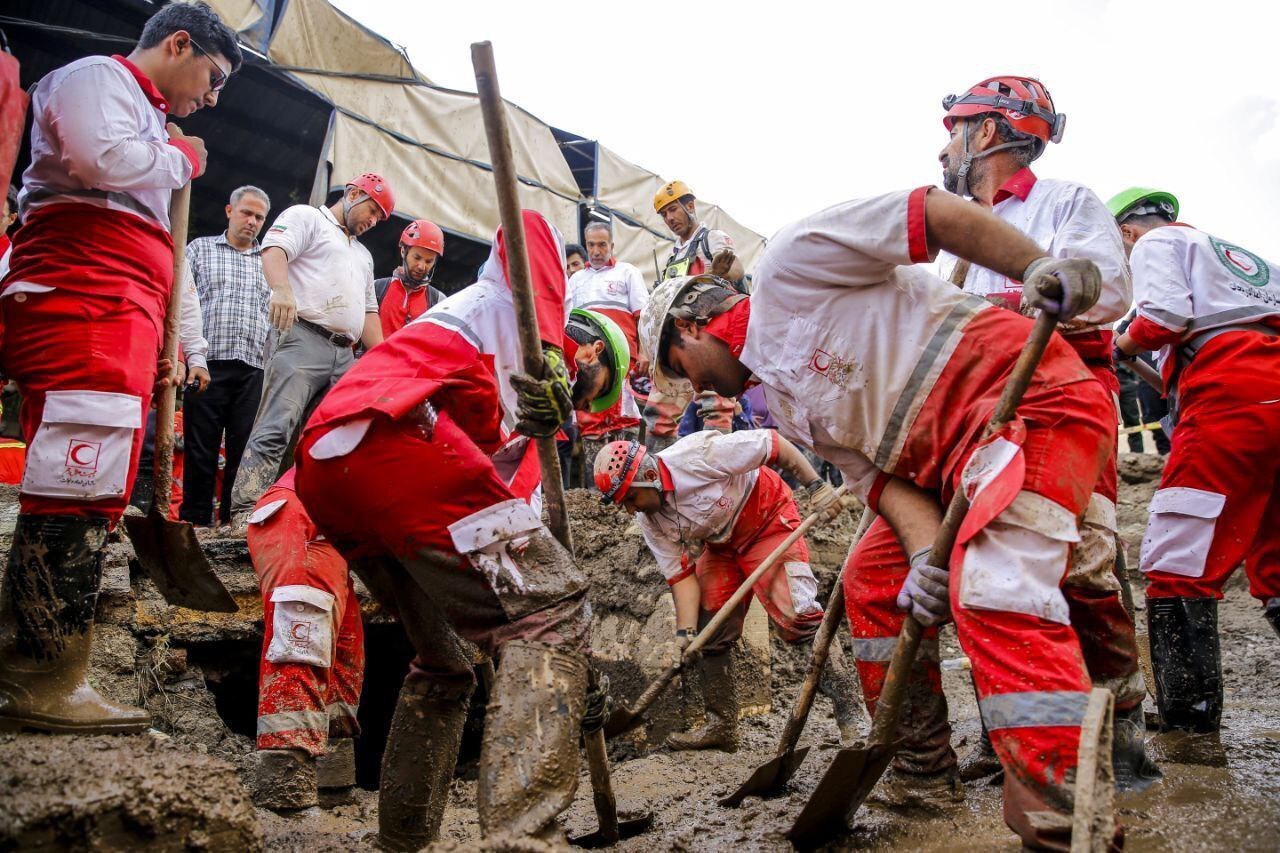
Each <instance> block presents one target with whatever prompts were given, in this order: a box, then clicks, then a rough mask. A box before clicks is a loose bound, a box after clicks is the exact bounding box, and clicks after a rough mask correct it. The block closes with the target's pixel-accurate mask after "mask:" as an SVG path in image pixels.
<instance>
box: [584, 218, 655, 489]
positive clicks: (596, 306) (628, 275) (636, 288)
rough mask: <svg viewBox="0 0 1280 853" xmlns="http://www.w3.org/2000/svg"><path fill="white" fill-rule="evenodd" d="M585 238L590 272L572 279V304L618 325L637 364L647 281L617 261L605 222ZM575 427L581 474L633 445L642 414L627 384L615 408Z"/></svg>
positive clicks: (591, 415) (590, 228)
mask: <svg viewBox="0 0 1280 853" xmlns="http://www.w3.org/2000/svg"><path fill="white" fill-rule="evenodd" d="M583 234H584V239H585V240H586V246H587V267H586V268H585V269H583V270H581V271H579V272H578V273H577V274H576V275H574V276H573V277H572V278H570V279H569V304H570V305H571V306H572V307H574V308H585V309H587V310H590V311H594V312H597V313H600V314H603V315H605V316H606V317H608V318H609V319H610V320H612V321H613V322H614V323H616V324H617V325H618V328H620V329H621V330H622V331H623V334H625V335H626V342H627V346H628V351H629V352H630V354H631V363H634V361H635V354H636V353H637V352H638V351H639V344H638V343H637V342H636V318H637V317H639V316H640V309H641V308H643V307H644V304H645V302H647V301H648V300H649V290H648V288H646V287H645V284H644V276H642V275H641V274H640V270H638V269H636V268H635V267H634V266H632V265H631V264H629V263H627V262H626V261H619V260H618V259H617V258H615V257H614V256H613V230H612V229H611V228H610V227H609V224H608V223H607V222H598V221H597V222H591V223H589V224H588V225H587V227H586V229H585V230H584V232H583ZM629 372H630V368H628V373H629ZM576 421H577V427H578V434H579V436H581V438H582V470H583V471H584V472H586V471H591V470H592V467H593V466H594V464H595V458H596V454H597V453H599V452H600V448H602V447H604V446H605V445H606V444H608V443H609V442H611V441H624V440H630V439H632V438H635V437H636V436H637V435H638V434H639V427H640V410H639V409H638V408H637V407H636V401H635V397H634V396H633V395H632V393H631V387H630V383H624V384H623V386H622V396H621V398H620V399H619V400H618V401H617V402H616V403H614V404H613V406H611V407H609V408H608V409H605V410H602V411H600V412H598V413H597V412H595V411H590V412H579V413H578V415H577V418H576ZM584 479H585V478H584Z"/></svg>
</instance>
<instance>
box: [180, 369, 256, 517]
mask: <svg viewBox="0 0 1280 853" xmlns="http://www.w3.org/2000/svg"><path fill="white" fill-rule="evenodd" d="M209 376H210V377H211V381H210V382H209V387H208V388H206V389H205V391H204V393H203V394H191V393H188V394H187V395H186V398H185V401H184V406H183V430H184V432H185V434H186V463H185V467H184V468H183V477H182V480H183V482H182V488H183V493H182V509H181V510H180V511H179V516H180V517H181V518H182V519H183V520H184V521H190V522H191V523H192V524H209V523H210V522H211V521H212V519H213V489H214V484H215V483H216V482H217V476H218V450H219V448H220V447H221V445H222V443H223V435H224V433H225V435H226V445H227V451H226V453H227V466H226V468H225V469H224V470H223V472H222V493H221V494H220V495H219V496H218V500H219V505H218V519H219V520H220V521H223V522H227V521H230V520H231V487H232V486H233V485H234V484H235V481H236V471H237V469H239V467H240V457H241V456H243V455H244V446H245V443H246V442H247V441H248V440H249V433H250V431H251V430H252V429H253V417H254V415H255V414H257V412H258V401H259V400H260V399H261V397H262V368H260V367H250V366H249V365H248V364H245V363H244V362H243V361H237V360H221V359H215V360H213V361H210V362H209Z"/></svg>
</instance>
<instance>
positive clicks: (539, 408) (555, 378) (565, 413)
mask: <svg viewBox="0 0 1280 853" xmlns="http://www.w3.org/2000/svg"><path fill="white" fill-rule="evenodd" d="M542 376H543V378H541V379H535V378H533V377H532V376H530V375H529V374H527V373H515V374H512V376H511V387H512V388H514V389H515V391H516V432H518V433H520V434H521V435H527V436H530V437H532V438H550V437H551V436H553V435H555V434H556V430H558V429H560V425H561V424H563V423H564V422H566V421H568V420H569V418H570V417H572V415H573V393H572V392H571V391H570V390H569V371H568V370H566V369H565V366H564V353H562V352H561V351H560V350H559V348H557V347H551V346H544V347H543V348H542Z"/></svg>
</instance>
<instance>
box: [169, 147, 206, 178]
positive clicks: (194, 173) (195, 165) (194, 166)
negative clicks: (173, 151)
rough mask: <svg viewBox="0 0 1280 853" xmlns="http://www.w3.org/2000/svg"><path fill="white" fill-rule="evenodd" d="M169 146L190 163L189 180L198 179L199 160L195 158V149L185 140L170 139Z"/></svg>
mask: <svg viewBox="0 0 1280 853" xmlns="http://www.w3.org/2000/svg"><path fill="white" fill-rule="evenodd" d="M169 144H170V145H172V146H173V147H174V148H177V149H178V150H179V151H181V152H182V153H183V155H184V156H185V157H186V158H187V160H188V161H189V162H190V163H191V180H193V181H194V180H195V179H196V178H198V177H200V175H201V170H200V158H199V157H197V156H196V149H195V148H193V147H192V146H191V143H190V142H188V141H187V140H185V139H170V140H169Z"/></svg>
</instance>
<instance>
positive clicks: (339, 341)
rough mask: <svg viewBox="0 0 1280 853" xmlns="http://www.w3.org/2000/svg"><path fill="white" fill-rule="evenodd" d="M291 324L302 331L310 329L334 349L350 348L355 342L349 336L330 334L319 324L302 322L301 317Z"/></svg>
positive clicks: (307, 321)
mask: <svg viewBox="0 0 1280 853" xmlns="http://www.w3.org/2000/svg"><path fill="white" fill-rule="evenodd" d="M293 322H294V323H296V324H297V325H299V326H301V327H302V328H304V329H310V330H311V331H312V332H315V333H316V334H317V335H319V336H320V337H322V338H324V339H325V340H326V341H328V342H329V343H331V344H333V345H334V346H335V347H338V348H339V349H346V348H348V347H350V346H352V345H353V344H355V342H356V339H355V338H353V337H351V336H350V335H342V334H339V333H337V332H331V331H329V330H328V329H326V328H325V327H324V326H321V325H320V324H319V323H313V322H311V321H310V320H304V319H302V318H301V317H299V318H298V319H296V320H294V321H293Z"/></svg>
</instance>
